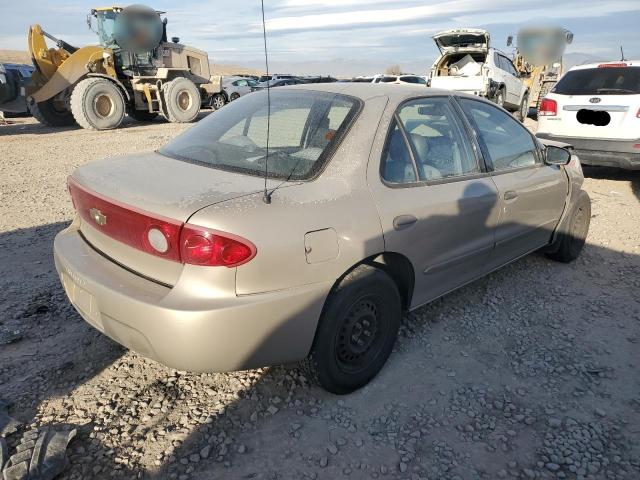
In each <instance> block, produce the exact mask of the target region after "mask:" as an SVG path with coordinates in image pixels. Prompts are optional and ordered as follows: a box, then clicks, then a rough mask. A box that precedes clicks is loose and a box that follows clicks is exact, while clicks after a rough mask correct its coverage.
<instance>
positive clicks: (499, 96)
mask: <svg viewBox="0 0 640 480" xmlns="http://www.w3.org/2000/svg"><path fill="white" fill-rule="evenodd" d="M504 99H505V91H504V87H500V88H499V89H498V91H497V92H496V95H495V97H494V98H493V103H495V104H496V105H498V106H499V107H501V108H504Z"/></svg>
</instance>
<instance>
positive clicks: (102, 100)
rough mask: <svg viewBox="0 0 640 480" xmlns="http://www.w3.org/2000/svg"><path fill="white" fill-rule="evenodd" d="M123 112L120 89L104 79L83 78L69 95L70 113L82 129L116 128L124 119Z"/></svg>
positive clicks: (123, 105)
mask: <svg viewBox="0 0 640 480" xmlns="http://www.w3.org/2000/svg"><path fill="white" fill-rule="evenodd" d="M125 111H126V107H125V103H124V96H123V95H122V92H121V91H120V87H118V86H117V85H116V84H115V83H113V82H112V81H111V80H108V79H106V78H102V77H89V78H85V79H84V80H82V81H80V82H79V83H78V84H77V85H76V86H75V87H74V89H73V92H72V93H71V112H72V113H73V118H75V119H76V122H78V125H80V126H81V127H82V128H86V129H88V130H112V129H114V128H118V127H119V126H120V124H121V123H122V120H123V119H124V114H125Z"/></svg>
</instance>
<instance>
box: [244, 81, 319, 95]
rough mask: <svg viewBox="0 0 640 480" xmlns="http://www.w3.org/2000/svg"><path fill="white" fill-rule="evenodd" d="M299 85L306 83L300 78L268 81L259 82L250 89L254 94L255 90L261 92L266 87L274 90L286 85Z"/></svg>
mask: <svg viewBox="0 0 640 480" xmlns="http://www.w3.org/2000/svg"><path fill="white" fill-rule="evenodd" d="M301 83H307V82H305V81H304V80H302V79H300V78H283V79H280V80H269V81H267V82H260V83H259V84H258V85H256V86H254V87H251V91H252V92H255V91H257V90H263V89H266V88H267V87H269V88H276V87H286V86H288V85H300V84H301Z"/></svg>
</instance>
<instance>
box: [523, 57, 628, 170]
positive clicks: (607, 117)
mask: <svg viewBox="0 0 640 480" xmlns="http://www.w3.org/2000/svg"><path fill="white" fill-rule="evenodd" d="M536 135H537V136H538V137H539V138H545V139H550V140H557V141H560V142H565V143H569V144H571V145H573V147H574V148H575V150H576V152H577V154H578V156H579V157H580V161H581V162H582V163H583V164H586V165H601V166H611V167H620V168H625V169H629V170H640V61H623V62H609V63H594V64H590V65H580V66H579V67H573V68H572V69H571V70H569V71H568V72H567V73H566V74H565V75H564V76H563V77H562V78H561V79H560V81H559V82H558V83H557V84H556V86H555V87H554V88H553V89H552V90H551V93H549V94H547V96H546V97H545V98H544V99H543V100H542V102H541V103H540V108H539V111H538V133H537V134H536Z"/></svg>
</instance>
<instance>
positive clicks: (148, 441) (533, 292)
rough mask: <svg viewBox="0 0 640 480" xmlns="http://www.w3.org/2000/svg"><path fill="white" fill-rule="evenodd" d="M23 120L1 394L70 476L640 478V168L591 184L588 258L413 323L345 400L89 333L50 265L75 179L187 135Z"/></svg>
mask: <svg viewBox="0 0 640 480" xmlns="http://www.w3.org/2000/svg"><path fill="white" fill-rule="evenodd" d="M17 122H18V123H16V124H14V125H11V126H6V127H0V152H1V158H2V172H1V175H2V177H1V180H0V186H1V191H0V265H2V276H0V398H4V399H8V400H10V401H13V402H14V406H13V407H12V409H11V410H10V413H11V414H12V415H13V416H14V417H16V418H17V419H19V420H21V421H23V422H25V423H26V424H27V426H25V427H23V430H24V429H26V428H28V425H29V424H30V425H31V426H33V427H39V426H42V425H47V424H55V425H72V426H75V427H76V428H77V429H78V435H77V436H76V438H75V440H73V442H72V443H71V445H70V448H69V457H70V466H69V467H68V468H67V470H66V471H65V473H64V474H63V475H62V477H63V478H71V479H79V478H170V479H174V478H179V479H187V478H189V479H211V478H225V479H240V478H255V479H289V478H291V479H304V478H309V479H315V478H318V479H334V478H342V477H350V478H356V479H361V478H390V479H392V478H402V479H405V478H406V479H412V480H413V479H450V480H453V479H491V480H493V479H496V478H518V479H630V480H632V479H638V478H640V377H639V376H638V370H637V367H638V363H639V360H640V350H639V346H640V345H639V344H640V302H639V300H638V298H639V297H638V291H639V287H640V228H639V227H640V221H639V220H638V219H639V218H640V175H639V174H637V173H636V174H631V173H621V172H616V171H612V170H592V171H588V172H587V174H588V178H587V180H586V182H585V188H586V189H587V191H588V192H589V194H590V195H591V198H592V201H593V218H592V223H591V232H590V234H589V238H588V245H587V246H586V249H585V251H584V253H583V255H582V257H581V258H580V259H578V260H577V261H576V262H574V263H572V264H570V265H563V264H558V263H553V262H551V261H549V260H547V259H545V258H544V257H543V256H541V255H537V254H534V255H530V256H529V257H527V258H524V259H522V260H520V261H517V262H515V263H514V264H512V265H510V266H508V267H506V268H504V269H502V270H501V271H499V272H497V273H494V274H492V275H490V276H488V277H487V278H485V279H483V280H481V281H478V282H475V283H473V284H471V285H469V286H467V287H465V288H463V289H461V290H459V291H457V292H455V293H453V294H450V295H447V296H446V297H444V298H442V299H440V300H438V301H436V302H434V303H432V304H430V305H428V306H426V307H424V308H420V309H418V310H416V311H414V312H412V313H410V314H408V315H406V316H405V318H404V322H403V326H402V328H401V334H400V338H399V341H398V342H397V345H396V349H395V352H394V353H393V354H392V356H391V358H390V359H389V362H388V363H387V365H386V366H385V368H384V369H383V371H382V372H381V373H380V375H379V376H378V377H377V378H376V379H375V380H374V381H373V382H372V383H371V384H370V385H369V386H367V387H366V388H364V389H362V390H361V391H358V392H356V393H354V394H352V395H349V396H345V397H336V396H333V395H330V394H327V393H325V392H324V391H322V390H320V389H319V388H317V387H315V386H310V385H309V383H308V381H307V379H306V378H305V377H304V375H303V373H302V372H301V371H300V370H298V369H297V368H296V367H295V366H287V367H273V368H265V369H260V370H253V371H247V372H236V373H230V374H203V375H193V374H189V373H186V372H179V371H175V370H171V369H169V368H166V367H163V366H161V365H158V364H156V363H154V362H152V361H150V360H147V359H144V358H142V357H140V356H138V355H136V354H134V353H131V352H128V351H126V350H124V349H123V348H121V347H120V346H118V345H117V344H115V343H114V342H112V341H111V340H109V339H108V338H106V337H104V336H102V335H101V334H99V333H97V332H96V331H94V330H93V329H92V328H91V327H89V326H88V325H86V324H85V323H84V322H83V321H82V320H81V319H80V317H79V316H78V315H77V314H76V312H75V311H74V310H73V308H72V307H70V306H69V304H68V303H67V301H66V298H65V296H64V293H63V291H62V288H61V286H60V284H59V282H58V279H57V276H56V273H55V269H54V266H53V259H52V255H51V246H52V239H53V236H54V235H55V233H56V232H57V231H59V230H60V229H62V228H64V226H65V225H67V224H68V222H69V221H70V220H71V218H72V206H71V203H70V201H69V198H68V195H67V192H66V188H65V177H66V176H67V175H68V174H69V173H70V172H71V171H72V170H73V168H74V167H76V166H78V165H80V164H82V163H85V162H87V161H90V160H93V159H97V158H101V157H104V156H110V155H116V154H120V153H125V152H131V151H143V150H149V149H154V148H157V147H159V146H161V145H162V144H164V143H165V142H166V141H167V140H168V139H169V138H171V137H173V136H174V135H176V134H177V133H179V132H180V131H182V130H183V129H184V128H186V127H185V126H180V125H170V124H166V123H164V122H162V121H156V122H153V123H150V124H133V123H130V124H127V125H126V128H123V129H121V130H117V131H114V132H90V131H84V130H79V129H63V130H60V129H58V130H52V129H47V128H44V127H41V126H40V125H38V124H35V123H34V121H33V120H31V119H18V120H17ZM529 125H530V126H531V127H532V128H535V122H533V123H530V124H529ZM8 342H9V343H8ZM2 343H4V345H2ZM16 436H19V434H14V435H13V436H11V437H10V444H11V445H15V444H16V443H17V441H18V438H14V437H16Z"/></svg>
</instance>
